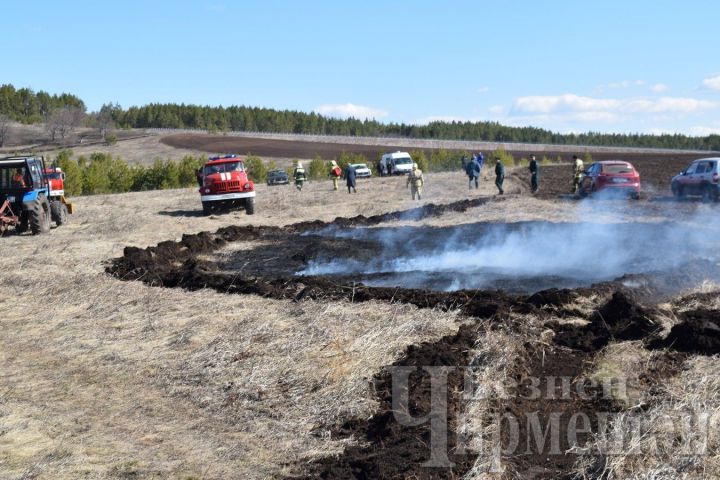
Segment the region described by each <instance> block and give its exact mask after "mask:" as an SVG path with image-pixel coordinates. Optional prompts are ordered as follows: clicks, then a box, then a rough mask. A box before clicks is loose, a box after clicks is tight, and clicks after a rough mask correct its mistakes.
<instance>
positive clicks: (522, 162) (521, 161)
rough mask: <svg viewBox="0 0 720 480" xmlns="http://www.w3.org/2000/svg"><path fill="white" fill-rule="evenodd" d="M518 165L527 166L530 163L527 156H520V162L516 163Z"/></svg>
mask: <svg viewBox="0 0 720 480" xmlns="http://www.w3.org/2000/svg"><path fill="white" fill-rule="evenodd" d="M518 165H519V166H520V167H527V166H528V165H530V161H529V160H528V159H527V158H525V157H522V158H521V159H520V162H519V163H518Z"/></svg>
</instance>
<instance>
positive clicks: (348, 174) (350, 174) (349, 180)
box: [345, 163, 357, 193]
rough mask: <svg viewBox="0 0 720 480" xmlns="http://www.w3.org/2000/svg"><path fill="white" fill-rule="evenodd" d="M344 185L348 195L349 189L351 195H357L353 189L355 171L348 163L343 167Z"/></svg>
mask: <svg viewBox="0 0 720 480" xmlns="http://www.w3.org/2000/svg"><path fill="white" fill-rule="evenodd" d="M345 183H346V184H347V187H348V193H350V189H351V188H352V191H353V193H357V189H356V188H355V184H356V174H355V169H354V168H353V166H352V164H350V163H348V166H347V167H345Z"/></svg>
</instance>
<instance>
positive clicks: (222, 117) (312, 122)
mask: <svg viewBox="0 0 720 480" xmlns="http://www.w3.org/2000/svg"><path fill="white" fill-rule="evenodd" d="M66 107H67V108H77V109H79V110H81V111H82V112H85V104H84V103H83V101H82V100H80V99H79V98H78V97H76V96H74V95H70V94H66V93H63V94H61V95H50V94H48V93H46V92H42V91H39V92H37V93H36V92H33V91H32V90H31V89H28V88H21V89H15V87H13V86H12V85H2V86H0V115H6V116H9V117H10V118H12V119H14V120H16V121H19V122H23V123H37V122H40V121H43V119H44V118H46V116H47V115H48V114H49V113H51V112H52V111H53V110H58V109H61V108H66ZM91 116H92V118H93V119H95V123H97V124H98V126H99V127H100V128H101V129H103V128H105V127H107V126H108V125H110V124H113V125H116V126H119V127H121V128H192V129H202V130H208V131H211V132H227V131H246V132H271V133H298V134H313V135H346V136H368V137H406V138H425V139H442V140H471V141H490V142H522V143H543V144H555V145H590V146H620V147H645V148H677V149H698V150H720V135H709V136H707V137H689V136H687V135H680V134H673V135H670V134H663V135H646V134H618V133H600V132H587V133H580V134H574V133H568V134H560V133H556V132H552V131H550V130H545V129H542V128H537V127H509V126H505V125H501V124H500V123H498V122H484V121H480V122H442V121H436V122H431V123H429V124H427V125H412V124H406V123H381V122H378V121H376V120H359V119H356V118H347V119H340V118H333V117H327V116H324V115H319V114H317V113H315V112H310V113H307V112H301V111H296V110H275V109H271V108H260V107H248V106H229V107H219V106H218V107H211V106H199V105H185V104H175V103H169V104H168V103H166V104H160V103H151V104H148V105H144V106H139V107H137V106H133V107H130V108H128V109H124V108H122V107H121V106H120V105H118V104H111V103H109V104H106V105H103V106H102V108H101V109H100V111H99V112H95V113H93V114H92V115H91Z"/></svg>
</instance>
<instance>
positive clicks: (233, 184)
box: [200, 155, 255, 215]
mask: <svg viewBox="0 0 720 480" xmlns="http://www.w3.org/2000/svg"><path fill="white" fill-rule="evenodd" d="M200 176H201V178H200V183H201V185H202V186H201V187H200V200H201V202H202V207H203V213H205V215H209V214H211V213H212V212H213V210H215V209H219V208H229V207H242V208H244V209H245V213H247V214H248V215H252V214H254V213H255V184H254V183H253V182H252V180H250V179H249V178H248V175H247V172H246V171H245V163H244V161H243V160H242V158H240V157H239V156H237V155H223V156H216V157H210V158H209V159H208V162H207V163H206V164H205V166H204V167H203V168H202V170H201V172H200Z"/></svg>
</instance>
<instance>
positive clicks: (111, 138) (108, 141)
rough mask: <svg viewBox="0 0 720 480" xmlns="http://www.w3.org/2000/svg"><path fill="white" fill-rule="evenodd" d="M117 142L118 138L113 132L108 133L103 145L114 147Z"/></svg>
mask: <svg viewBox="0 0 720 480" xmlns="http://www.w3.org/2000/svg"><path fill="white" fill-rule="evenodd" d="M117 141H118V137H117V135H116V134H115V133H113V132H108V133H106V134H105V143H106V144H107V145H115V144H116V143H117Z"/></svg>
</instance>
